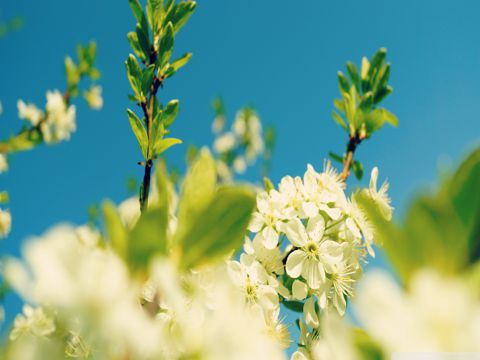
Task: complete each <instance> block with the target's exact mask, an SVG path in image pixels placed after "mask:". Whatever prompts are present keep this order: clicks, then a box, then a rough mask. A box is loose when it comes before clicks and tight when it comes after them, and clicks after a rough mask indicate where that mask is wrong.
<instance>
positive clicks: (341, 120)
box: [332, 111, 348, 131]
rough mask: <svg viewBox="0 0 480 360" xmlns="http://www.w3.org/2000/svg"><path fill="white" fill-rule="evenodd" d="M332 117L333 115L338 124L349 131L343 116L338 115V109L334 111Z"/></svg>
mask: <svg viewBox="0 0 480 360" xmlns="http://www.w3.org/2000/svg"><path fill="white" fill-rule="evenodd" d="M332 117H333V120H335V122H336V123H337V124H338V125H340V126H341V127H342V128H344V129H345V130H347V131H348V127H347V124H345V121H344V120H343V118H342V117H341V116H340V115H338V113H337V112H336V111H332Z"/></svg>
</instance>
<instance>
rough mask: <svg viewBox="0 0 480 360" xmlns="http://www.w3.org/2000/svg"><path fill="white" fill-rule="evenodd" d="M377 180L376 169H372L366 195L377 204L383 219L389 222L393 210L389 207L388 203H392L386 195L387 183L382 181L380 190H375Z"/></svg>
mask: <svg viewBox="0 0 480 360" xmlns="http://www.w3.org/2000/svg"><path fill="white" fill-rule="evenodd" d="M377 179H378V168H377V167H374V168H373V169H372V174H371V178H370V187H369V189H368V194H369V195H370V196H371V198H372V200H373V201H374V202H375V203H376V204H377V206H378V208H379V209H380V212H381V214H382V215H383V216H384V217H385V219H386V220H391V219H392V210H393V208H392V207H391V206H390V203H391V202H392V201H391V200H390V197H389V196H388V194H387V191H388V187H389V184H388V182H387V181H384V182H383V184H382V186H381V187H380V189H378V190H377Z"/></svg>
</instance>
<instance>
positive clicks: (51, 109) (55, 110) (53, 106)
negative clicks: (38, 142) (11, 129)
mask: <svg viewBox="0 0 480 360" xmlns="http://www.w3.org/2000/svg"><path fill="white" fill-rule="evenodd" d="M17 107H18V116H19V117H20V118H21V119H24V120H27V121H29V122H30V123H31V124H32V126H34V127H37V126H38V127H39V129H40V131H41V133H42V136H43V139H44V141H45V142H46V143H55V142H59V141H63V140H69V139H70V134H71V133H73V132H74V131H75V130H76V123H75V116H76V110H75V106H74V105H70V106H67V104H66V103H65V99H64V97H63V95H62V94H61V93H60V91H58V90H55V91H47V104H46V106H45V109H46V113H45V114H44V113H43V111H41V110H40V109H38V108H37V107H36V106H35V105H33V104H25V103H24V102H23V101H22V100H18V103H17Z"/></svg>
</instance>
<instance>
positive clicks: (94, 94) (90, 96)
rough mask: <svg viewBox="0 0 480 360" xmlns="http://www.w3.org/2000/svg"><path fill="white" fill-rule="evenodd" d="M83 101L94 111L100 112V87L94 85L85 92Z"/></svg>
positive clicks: (101, 100)
mask: <svg viewBox="0 0 480 360" xmlns="http://www.w3.org/2000/svg"><path fill="white" fill-rule="evenodd" d="M85 100H86V101H87V103H88V106H90V108H92V109H94V110H100V109H101V108H102V107H103V98H102V87H101V86H98V85H94V86H92V87H90V89H88V90H87V91H85Z"/></svg>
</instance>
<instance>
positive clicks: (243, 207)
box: [176, 186, 255, 268]
mask: <svg viewBox="0 0 480 360" xmlns="http://www.w3.org/2000/svg"><path fill="white" fill-rule="evenodd" d="M254 207H255V194H254V192H253V191H251V190H250V189H247V188H243V187H238V186H237V187H235V186H225V187H222V188H219V189H218V190H217V192H216V193H215V195H214V196H213V198H212V200H211V201H210V203H209V204H208V206H207V207H205V208H203V209H202V210H201V211H200V212H199V213H198V214H197V215H196V216H195V217H194V218H193V219H192V221H191V225H190V226H189V229H188V231H186V232H183V233H182V235H181V237H180V238H179V239H178V240H177V241H176V244H181V251H182V257H181V259H182V265H183V266H184V267H185V268H191V267H196V266H199V265H202V264H205V263H210V262H213V261H215V260H217V259H220V258H223V257H225V256H227V255H228V254H231V253H232V252H233V251H236V250H238V248H239V247H240V246H241V245H242V243H243V241H244V239H245V234H246V231H247V227H248V224H249V222H250V218H251V214H252V211H253V210H254Z"/></svg>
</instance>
